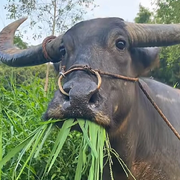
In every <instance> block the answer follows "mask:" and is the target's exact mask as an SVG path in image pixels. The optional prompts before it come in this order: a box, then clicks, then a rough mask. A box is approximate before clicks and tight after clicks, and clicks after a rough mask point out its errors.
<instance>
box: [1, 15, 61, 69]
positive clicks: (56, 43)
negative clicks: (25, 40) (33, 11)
mask: <svg viewBox="0 0 180 180" xmlns="http://www.w3.org/2000/svg"><path fill="white" fill-rule="evenodd" d="M26 19H27V18H22V19H19V20H17V21H15V22H13V23H11V24H9V25H8V26H6V27H5V28H4V29H3V30H2V31H1V32H0V61H2V62H3V63H5V64H7V65H9V66H14V67H22V66H33V65H39V64H43V63H47V62H50V61H51V62H58V61H60V59H59V57H60V52H59V50H58V48H59V47H60V45H61V40H62V36H59V37H57V38H55V39H53V40H52V41H49V42H46V43H45V44H40V45H37V46H33V47H30V48H28V49H23V50H21V49H18V48H17V47H15V46H14V45H13V39H14V33H15V31H16V30H17V28H18V27H19V26H20V25H21V24H22V23H23V22H24V21H25V20H26ZM43 45H44V46H45V47H44V48H45V49H46V52H47V54H45V53H44V48H43ZM47 55H48V57H49V58H48V57H47Z"/></svg>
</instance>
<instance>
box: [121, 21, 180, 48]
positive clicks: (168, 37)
mask: <svg viewBox="0 0 180 180" xmlns="http://www.w3.org/2000/svg"><path fill="white" fill-rule="evenodd" d="M125 25H126V26H125V29H126V30H127V31H128V34H129V36H130V43H131V45H132V46H135V47H154V46H171V45H175V44H179V43H180V24H137V23H129V22H125Z"/></svg>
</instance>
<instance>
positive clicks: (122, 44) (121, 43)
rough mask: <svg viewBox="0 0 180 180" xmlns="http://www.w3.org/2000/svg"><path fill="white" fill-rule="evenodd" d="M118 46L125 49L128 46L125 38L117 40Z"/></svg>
mask: <svg viewBox="0 0 180 180" xmlns="http://www.w3.org/2000/svg"><path fill="white" fill-rule="evenodd" d="M116 47H117V48H118V49H120V50H123V49H124V48H125V47H126V42H125V41H124V40H117V41H116Z"/></svg>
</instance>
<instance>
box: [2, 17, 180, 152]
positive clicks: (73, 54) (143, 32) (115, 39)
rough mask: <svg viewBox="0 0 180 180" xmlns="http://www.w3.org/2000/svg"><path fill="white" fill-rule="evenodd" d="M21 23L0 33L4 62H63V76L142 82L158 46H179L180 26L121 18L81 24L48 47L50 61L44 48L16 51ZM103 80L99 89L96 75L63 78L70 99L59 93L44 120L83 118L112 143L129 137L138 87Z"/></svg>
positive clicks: (56, 93)
mask: <svg viewBox="0 0 180 180" xmlns="http://www.w3.org/2000/svg"><path fill="white" fill-rule="evenodd" d="M23 21H24V19H21V20H18V21H16V22H14V23H12V24H11V25H9V26H7V27H6V28H4V30H3V31H2V32H1V34H0V50H1V52H0V57H1V60H2V62H4V63H6V64H8V65H10V66H26V65H37V64H41V63H46V62H48V61H52V62H54V63H55V62H58V61H61V62H60V63H58V64H56V67H58V68H56V69H58V70H59V71H65V72H66V71H68V70H69V69H71V68H73V67H79V66H81V67H82V66H85V67H90V68H92V69H96V70H101V71H105V72H108V73H112V74H119V75H123V76H127V77H139V76H141V75H144V74H146V73H147V72H148V71H150V70H151V69H152V68H154V67H155V66H157V65H158V53H159V49H158V48H155V47H158V46H168V45H173V44H178V43H180V25H172V24H171V25H148V24H135V23H129V22H125V21H124V20H122V19H120V18H98V19H93V20H89V21H83V22H80V23H78V24H76V25H75V26H73V27H72V28H71V29H69V30H68V31H67V32H66V33H65V34H64V35H61V36H59V37H57V38H55V39H54V40H52V41H51V42H48V43H47V44H46V51H47V53H48V55H49V57H50V59H51V60H50V59H47V58H46V56H44V53H43V52H44V51H43V48H42V45H38V46H36V47H31V48H30V49H26V50H17V49H15V48H14V47H13V45H12V40H13V35H14V32H15V30H16V28H17V27H18V26H19V25H20V24H21V23H22V22H23ZM147 47H149V48H147ZM101 78H102V83H101V86H100V88H97V83H98V82H97V77H96V76H95V75H94V74H93V73H90V72H89V71H84V70H76V71H72V72H71V73H68V74H67V75H66V76H65V77H64V78H63V79H64V82H63V90H64V91H65V92H66V93H67V95H65V94H63V93H61V91H60V90H57V91H56V92H55V95H54V98H53V99H52V101H51V102H50V103H49V106H48V109H47V111H46V113H45V119H49V118H54V119H59V118H67V119H68V118H81V119H82V118H83V119H87V120H90V121H93V122H95V123H97V124H99V125H102V126H104V127H105V128H106V129H107V131H108V132H109V135H110V139H111V137H112V142H113V138H114V137H117V136H115V135H117V134H119V137H122V136H125V134H124V133H121V131H123V128H124V126H125V123H126V122H127V120H128V118H129V117H130V116H132V111H134V110H133V108H134V107H136V105H137V101H136V96H138V94H137V85H136V83H134V82H130V81H126V80H121V79H118V78H112V77H111V76H106V75H101ZM134 121H135V119H134ZM124 149H125V148H124ZM122 154H123V152H122Z"/></svg>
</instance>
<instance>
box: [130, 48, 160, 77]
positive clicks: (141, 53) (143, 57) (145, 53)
mask: <svg viewBox="0 0 180 180" xmlns="http://www.w3.org/2000/svg"><path fill="white" fill-rule="evenodd" d="M159 52H160V48H133V49H131V55H132V61H133V67H134V68H135V73H136V77H137V76H142V75H146V74H147V73H148V72H150V71H151V70H153V69H154V68H155V67H158V66H159Z"/></svg>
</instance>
